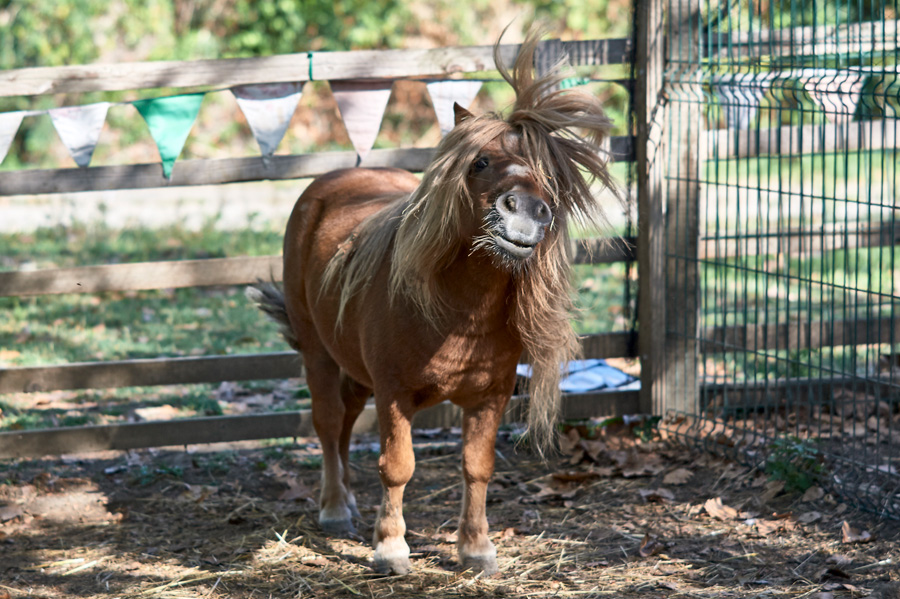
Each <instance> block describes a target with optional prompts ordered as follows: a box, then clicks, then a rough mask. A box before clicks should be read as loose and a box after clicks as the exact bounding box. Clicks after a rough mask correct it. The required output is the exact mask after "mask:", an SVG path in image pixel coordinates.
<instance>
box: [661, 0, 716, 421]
mask: <svg viewBox="0 0 900 599" xmlns="http://www.w3.org/2000/svg"><path fill="white" fill-rule="evenodd" d="M667 16H668V19H667V22H668V28H667V36H666V37H667V44H666V47H667V49H668V51H667V55H668V56H667V60H666V71H665V89H666V95H667V99H668V106H667V110H666V118H665V130H666V144H667V145H666V152H665V154H666V157H667V162H668V164H667V166H666V167H665V170H666V172H665V177H666V185H665V186H666V216H665V223H666V225H665V228H666V236H665V237H666V241H665V243H666V248H665V251H666V260H665V269H666V279H665V280H666V284H665V295H666V317H665V318H666V343H665V358H664V360H665V366H664V369H665V379H666V382H665V397H664V400H665V405H664V407H665V410H664V411H665V412H669V411H675V412H679V413H682V414H684V413H697V406H696V402H697V397H698V365H699V364H698V353H699V352H698V349H699V341H698V339H699V328H700V319H699V314H700V312H699V310H700V301H699V300H700V288H699V282H700V281H699V237H700V231H699V226H700V167H701V164H702V163H703V156H702V152H703V150H704V149H705V145H706V144H705V143H704V140H703V128H704V125H703V106H704V103H705V99H704V94H703V90H702V87H701V81H702V76H701V64H700V43H699V28H700V16H699V7H698V4H697V2H696V1H695V0H669V2H668V15H667ZM661 412H662V410H661Z"/></svg>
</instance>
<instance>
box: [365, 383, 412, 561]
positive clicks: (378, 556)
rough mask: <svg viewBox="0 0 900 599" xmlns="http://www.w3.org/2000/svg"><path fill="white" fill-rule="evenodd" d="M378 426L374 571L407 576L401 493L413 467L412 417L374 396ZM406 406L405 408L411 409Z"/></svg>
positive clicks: (406, 549)
mask: <svg viewBox="0 0 900 599" xmlns="http://www.w3.org/2000/svg"><path fill="white" fill-rule="evenodd" d="M375 403H376V406H377V409H378V425H379V429H380V431H381V456H380V457H379V458H378V474H379V475H380V476H381V485H382V488H383V494H382V500H381V507H379V509H378V519H377V520H376V521H375V532H374V534H373V535H372V536H373V539H372V544H373V545H374V546H375V569H376V570H377V571H379V572H382V573H385V574H406V573H407V572H409V569H410V563H409V545H407V544H406V539H405V538H404V535H405V534H406V522H405V521H404V520H403V491H404V489H405V488H406V483H408V482H409V479H411V478H412V475H413V471H414V470H415V467H416V462H415V454H414V453H413V446H412V431H411V428H412V425H411V421H412V413H411V411H409V412H407V411H405V410H403V408H402V405H401V404H400V403H388V402H385V401H384V398H383V397H379V394H378V392H377V391H376V392H375ZM411 403H412V402H410V403H409V404H408V405H411Z"/></svg>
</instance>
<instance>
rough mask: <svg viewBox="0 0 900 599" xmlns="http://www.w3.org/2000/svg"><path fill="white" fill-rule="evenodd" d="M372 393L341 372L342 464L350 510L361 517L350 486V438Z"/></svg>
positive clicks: (357, 516)
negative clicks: (342, 413) (342, 404)
mask: <svg viewBox="0 0 900 599" xmlns="http://www.w3.org/2000/svg"><path fill="white" fill-rule="evenodd" d="M371 395H372V390H371V389H369V388H368V387H366V386H364V385H362V384H360V383H358V382H357V381H355V380H354V379H352V378H350V377H349V376H347V374H346V373H344V372H342V373H341V401H342V402H343V403H344V424H343V426H342V427H341V438H340V456H341V466H342V467H343V471H344V478H343V482H344V489H345V490H346V491H347V505H348V506H349V507H350V512H351V514H352V515H353V516H355V517H356V518H359V517H360V515H359V510H358V509H357V507H356V497H355V496H354V494H353V490H352V489H351V488H350V438H351V436H352V435H353V424H354V423H355V422H356V419H357V418H359V415H360V414H361V413H362V411H363V409H364V408H365V407H366V400H367V399H368V398H369V396H371Z"/></svg>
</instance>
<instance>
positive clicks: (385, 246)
mask: <svg viewBox="0 0 900 599" xmlns="http://www.w3.org/2000/svg"><path fill="white" fill-rule="evenodd" d="M538 42H539V35H538V34H537V33H535V32H532V33H530V34H528V36H527V39H526V41H525V42H524V43H523V45H522V46H521V49H520V51H519V54H518V56H517V58H516V61H515V65H514V67H513V70H512V72H510V71H509V70H508V69H507V68H505V67H504V65H503V64H502V62H501V61H500V59H499V52H498V49H497V47H495V51H494V58H495V62H496V63H497V68H498V70H499V71H500V73H501V74H502V76H503V77H504V79H506V81H508V82H509V83H510V85H512V87H513V89H514V90H515V92H516V102H515V105H514V106H513V109H512V113H511V114H510V115H509V116H508V117H506V118H505V119H504V118H502V117H500V116H498V115H484V116H474V115H473V114H471V113H469V112H468V111H466V110H464V109H463V108H461V107H459V106H455V107H454V110H455V116H456V126H455V127H454V129H453V130H452V131H451V132H450V133H449V134H448V135H447V136H446V137H445V138H444V140H443V141H442V142H441V144H440V145H439V146H438V148H437V151H436V156H435V158H434V160H433V161H432V162H431V164H430V165H429V166H428V167H427V169H426V170H425V172H424V175H423V177H422V179H421V181H420V180H419V179H418V178H417V177H415V176H413V175H412V174H410V173H408V172H405V171H401V170H398V169H370V168H356V169H347V170H340V171H336V172H332V173H329V174H326V175H324V176H322V177H319V178H318V179H316V180H315V181H314V182H313V183H312V184H310V186H309V187H308V188H307V189H306V191H305V192H304V193H303V195H301V196H300V199H299V200H298V201H297V204H296V206H295V207H294V210H293V213H292V214H291V218H290V221H289V223H288V226H287V231H286V233H285V240H284V291H283V292H282V291H280V290H278V289H277V288H276V287H274V286H271V285H260V286H258V287H257V288H256V289H255V290H254V291H255V294H254V296H255V299H256V301H257V302H258V303H259V304H260V307H261V308H262V309H263V310H264V311H266V312H267V313H268V314H269V315H270V316H271V317H273V318H274V319H275V320H276V321H278V322H279V323H281V325H282V333H283V335H284V336H285V338H286V339H287V340H288V342H289V343H290V344H291V346H292V347H294V348H295V349H297V350H298V351H300V352H302V354H303V359H304V364H305V366H306V370H307V382H308V384H309V389H310V393H311V395H312V414H313V424H314V426H315V429H316V432H317V434H318V436H319V439H320V441H321V445H322V454H323V473H322V489H321V497H320V503H319V507H320V512H319V522H320V524H321V526H322V527H323V528H324V529H325V530H326V531H328V532H330V533H335V534H347V533H351V532H353V531H354V526H353V523H352V518H353V517H354V516H358V515H359V513H358V511H357V509H356V500H355V498H354V495H353V492H352V491H351V489H350V468H349V465H348V453H349V445H350V433H351V430H352V427H353V423H354V421H355V420H356V418H357V417H358V416H359V414H360V412H361V411H362V410H363V407H364V405H365V403H366V400H367V399H368V398H369V396H370V395H372V394H373V393H374V396H375V407H376V410H377V414H378V421H379V426H380V433H381V455H380V458H379V461H378V470H379V474H380V477H381V482H382V485H383V499H382V502H381V506H380V508H379V510H378V517H377V521H376V523H375V530H374V538H373V544H374V547H375V556H374V561H375V568H376V569H377V570H379V571H381V572H386V573H396V574H402V573H406V572H408V571H409V569H410V560H409V546H408V545H407V544H406V541H405V540H404V534H405V533H406V525H405V522H404V520H403V491H404V489H405V487H406V484H407V483H408V482H409V480H410V478H411V477H412V475H413V470H414V468H415V456H414V454H413V446H412V439H411V425H410V423H411V421H412V419H413V416H414V415H415V414H416V412H418V411H419V410H422V409H424V408H427V407H429V406H433V405H435V404H438V403H440V402H442V401H444V400H448V399H449V400H450V401H451V402H453V403H454V404H456V405H457V406H459V407H460V408H461V409H462V421H463V422H462V442H463V446H462V471H463V483H464V492H463V498H462V514H461V516H460V520H459V531H458V545H457V547H458V551H459V559H460V562H461V564H462V567H463V568H467V569H468V568H471V569H473V570H476V571H483V572H484V573H486V574H492V573H494V572H496V571H497V558H496V550H495V548H494V545H493V543H492V542H491V541H490V539H489V538H488V522H487V517H486V513H485V499H486V493H487V485H488V480H489V479H490V477H491V475H492V474H493V470H494V443H495V439H496V435H497V428H498V425H499V424H500V420H501V417H502V414H503V412H504V409H505V408H506V405H507V402H508V401H509V398H510V396H511V394H512V392H513V387H514V385H515V379H516V364H517V362H518V361H519V359H520V357H522V355H523V352H524V353H525V355H526V356H527V359H528V360H529V361H530V362H531V364H532V369H533V370H532V372H533V374H532V378H531V384H530V395H531V399H530V406H529V427H530V439H531V442H532V443H533V444H534V445H535V446H537V447H539V448H546V447H549V444H550V443H551V442H552V440H553V435H554V430H555V428H554V426H555V418H556V413H557V411H558V405H559V398H560V392H559V385H558V383H559V377H560V365H561V364H562V363H565V362H566V361H568V360H569V359H571V358H572V357H574V356H575V355H576V353H577V351H578V348H579V344H578V340H577V337H576V335H575V333H574V332H573V330H572V327H571V324H570V322H569V310H570V308H571V298H570V280H569V277H570V267H569V260H570V257H569V252H570V248H569V238H568V227H569V224H570V223H571V222H573V221H574V222H578V223H580V224H583V225H587V224H591V223H601V222H603V217H602V211H601V210H600V209H599V207H598V206H597V203H596V201H595V199H594V198H593V196H592V194H591V192H590V189H589V187H590V184H591V182H592V181H594V180H598V181H600V182H602V183H603V184H605V185H606V186H607V187H612V183H611V181H610V179H609V175H608V172H607V164H606V160H605V158H604V156H605V155H604V154H603V153H602V152H601V151H600V147H599V146H600V143H601V142H602V140H603V139H604V138H605V137H606V135H607V134H608V132H609V129H610V126H611V125H610V121H609V119H608V118H607V117H606V116H605V114H604V112H603V110H602V107H601V104H600V102H599V100H598V99H597V98H595V97H593V96H591V95H589V94H586V93H582V92H578V91H563V90H560V89H559V83H560V82H561V80H562V79H563V78H564V75H563V74H562V73H561V69H560V65H557V67H556V68H554V69H553V70H552V71H551V72H550V73H548V74H546V75H544V76H542V77H540V78H537V79H536V78H535V75H534V72H533V66H532V65H533V57H534V52H535V49H536V47H537V45H538ZM576 128H577V129H578V131H579V132H580V133H581V134H580V135H579V133H578V132H576V130H575V129H576Z"/></svg>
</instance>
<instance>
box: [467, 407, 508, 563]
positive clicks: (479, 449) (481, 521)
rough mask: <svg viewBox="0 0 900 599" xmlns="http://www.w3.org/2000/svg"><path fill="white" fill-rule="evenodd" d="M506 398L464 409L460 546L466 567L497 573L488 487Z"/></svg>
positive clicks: (492, 471)
mask: <svg viewBox="0 0 900 599" xmlns="http://www.w3.org/2000/svg"><path fill="white" fill-rule="evenodd" d="M505 406H506V400H505V399H503V400H500V401H497V402H492V403H488V404H486V405H483V406H481V407H479V408H467V409H464V410H463V450H462V469H463V485H464V491H463V501H462V513H461V514H460V518H459V533H458V540H457V549H458V551H459V561H460V564H461V565H462V567H463V569H464V570H470V569H471V570H473V571H475V572H484V573H485V574H494V573H495V572H497V550H496V549H495V548H494V544H493V543H492V542H491V540H490V539H489V538H488V522H487V513H486V507H485V504H486V501H487V487H488V482H489V481H490V479H491V475H492V474H493V473H494V451H495V449H494V444H495V441H496V439H497V428H498V426H499V425H500V416H501V414H502V413H503V409H504V407H505Z"/></svg>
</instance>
